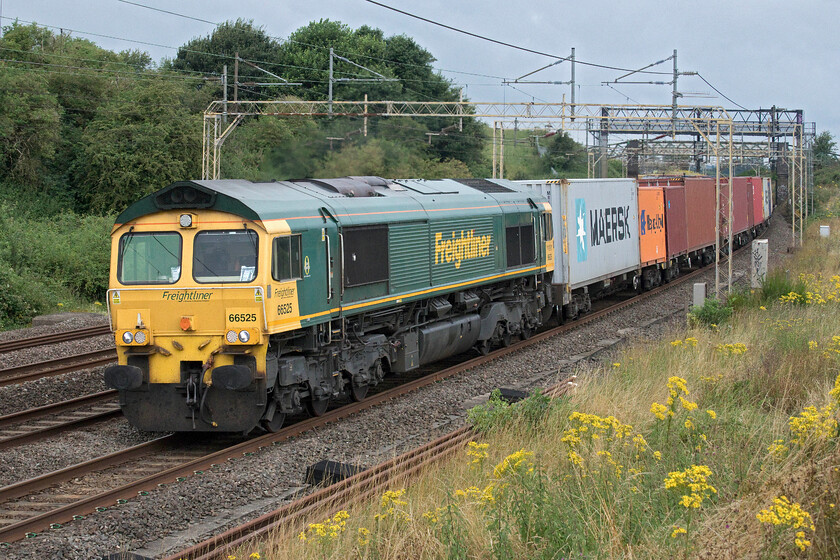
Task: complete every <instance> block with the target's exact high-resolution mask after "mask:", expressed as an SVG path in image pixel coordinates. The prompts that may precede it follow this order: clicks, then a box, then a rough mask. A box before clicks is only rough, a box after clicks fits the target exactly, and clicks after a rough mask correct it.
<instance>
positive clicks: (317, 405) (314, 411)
mask: <svg viewBox="0 0 840 560" xmlns="http://www.w3.org/2000/svg"><path fill="white" fill-rule="evenodd" d="M304 406H306V411H307V412H308V413H309V415H310V416H323V415H324V413H325V412H326V411H327V407H329V406H330V399H329V397H327V398H325V399H312V398H311V397H310V398H308V399H306V401H305V402H304Z"/></svg>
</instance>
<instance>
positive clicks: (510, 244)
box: [505, 226, 522, 268]
mask: <svg viewBox="0 0 840 560" xmlns="http://www.w3.org/2000/svg"><path fill="white" fill-rule="evenodd" d="M505 241H506V244H507V265H508V268H511V267H514V266H519V265H520V264H522V255H521V254H520V247H519V226H513V227H509V228H505Z"/></svg>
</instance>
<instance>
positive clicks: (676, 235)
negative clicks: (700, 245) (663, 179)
mask: <svg viewBox="0 0 840 560" xmlns="http://www.w3.org/2000/svg"><path fill="white" fill-rule="evenodd" d="M663 190H664V191H665V235H666V237H667V238H668V258H669V259H673V258H674V257H678V256H680V255H684V254H685V253H686V252H687V251H688V233H687V232H686V227H685V220H686V207H685V186H684V185H681V184H679V185H671V186H669V187H664V189H663Z"/></svg>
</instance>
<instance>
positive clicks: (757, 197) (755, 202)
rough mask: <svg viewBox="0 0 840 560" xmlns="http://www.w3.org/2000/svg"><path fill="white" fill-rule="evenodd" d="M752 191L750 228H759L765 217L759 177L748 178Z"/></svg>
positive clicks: (762, 192)
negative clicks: (751, 220)
mask: <svg viewBox="0 0 840 560" xmlns="http://www.w3.org/2000/svg"><path fill="white" fill-rule="evenodd" d="M750 187H751V189H752V206H753V222H752V224H751V225H752V227H756V226H760V225H761V224H762V223H763V222H764V220H765V219H766V216H765V215H764V184H763V181H762V178H761V177H750Z"/></svg>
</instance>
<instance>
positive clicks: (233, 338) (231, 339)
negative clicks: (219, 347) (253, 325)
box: [225, 331, 238, 344]
mask: <svg viewBox="0 0 840 560" xmlns="http://www.w3.org/2000/svg"><path fill="white" fill-rule="evenodd" d="M237 338H238V335H237V334H236V331H228V332H227V334H226V335H225V340H227V341H228V342H229V343H230V344H233V343H234V342H236V340H237Z"/></svg>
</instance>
